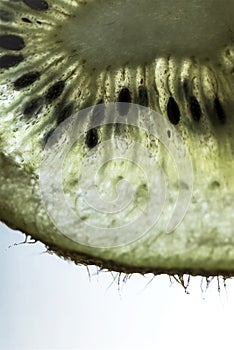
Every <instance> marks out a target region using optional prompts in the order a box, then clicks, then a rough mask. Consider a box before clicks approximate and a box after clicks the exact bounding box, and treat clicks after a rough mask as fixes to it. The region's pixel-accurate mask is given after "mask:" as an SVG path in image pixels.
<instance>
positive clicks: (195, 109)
mask: <svg viewBox="0 0 234 350" xmlns="http://www.w3.org/2000/svg"><path fill="white" fill-rule="evenodd" d="M189 108H190V112H191V115H192V118H193V120H195V121H196V122H198V121H199V120H200V118H201V107H200V105H199V102H198V100H197V99H196V97H195V96H191V97H190V98H189Z"/></svg>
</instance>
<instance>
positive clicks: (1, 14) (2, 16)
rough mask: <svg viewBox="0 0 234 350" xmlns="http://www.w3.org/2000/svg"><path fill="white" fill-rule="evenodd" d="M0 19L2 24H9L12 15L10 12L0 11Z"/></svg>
mask: <svg viewBox="0 0 234 350" xmlns="http://www.w3.org/2000/svg"><path fill="white" fill-rule="evenodd" d="M0 19H1V20H2V21H3V22H9V21H11V20H12V15H11V13H10V12H7V11H5V10H0Z"/></svg>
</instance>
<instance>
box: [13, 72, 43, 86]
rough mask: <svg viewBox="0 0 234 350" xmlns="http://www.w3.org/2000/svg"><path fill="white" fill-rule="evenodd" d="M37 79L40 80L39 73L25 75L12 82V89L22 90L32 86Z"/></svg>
mask: <svg viewBox="0 0 234 350" xmlns="http://www.w3.org/2000/svg"><path fill="white" fill-rule="evenodd" d="M39 78H40V73H39V72H29V73H26V74H24V75H22V76H21V77H20V78H18V79H17V80H16V81H15V82H14V88H15V89H17V90H18V89H24V88H26V87H28V86H30V85H32V84H33V83H34V82H35V81H36V80H37V79H39Z"/></svg>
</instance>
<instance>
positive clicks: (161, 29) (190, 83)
mask: <svg viewBox="0 0 234 350" xmlns="http://www.w3.org/2000/svg"><path fill="white" fill-rule="evenodd" d="M233 13H234V8H233V2H232V1H231V0H230V1H227V2H226V4H225V6H222V5H221V3H220V1H219V0H212V1H210V2H208V3H204V1H200V0H193V1H191V2H189V4H188V2H187V1H185V0H177V1H168V2H167V4H165V2H164V1H161V0H157V1H151V0H149V1H148V2H146V3H145V2H144V5H143V3H142V2H140V1H137V2H136V1H129V2H128V3H126V2H124V1H123V0H118V1H109V2H106V1H104V0H102V1H94V0H93V1H65V0H57V1H45V0H36V1H32V0H24V1H5V0H2V2H1V6H0V19H1V35H0V49H1V56H0V70H1V86H0V89H1V90H0V91H1V123H0V146H1V151H0V162H1V164H0V198H1V200H0V219H1V220H2V221H3V222H5V223H6V224H7V225H9V226H10V227H12V228H15V229H19V230H21V231H22V232H24V233H25V234H27V235H30V236H32V237H33V238H35V239H36V240H40V241H41V242H43V243H44V244H45V245H46V246H47V247H48V249H49V250H51V251H54V252H55V253H56V254H58V255H60V256H63V257H65V258H69V259H72V260H73V261H75V262H76V263H83V264H96V265H99V266H101V267H103V268H108V269H111V270H117V271H124V272H127V273H131V272H142V273H147V272H153V273H155V274H159V273H168V274H183V273H189V274H191V275H204V276H211V275H220V274H222V275H224V276H231V275H233V272H234V250H233V246H234V244H233V243H234V239H233V227H234V225H233V224H234V216H233V213H232V203H233V198H234V193H233V191H234V186H233V185H234V184H233V176H232V174H233V169H234V163H233V150H234V144H233V142H234V141H233V120H232V119H233V111H234V99H233V87H234V47H233V46H234V45H233V42H234V36H233V31H234V28H233V23H234V21H233ZM151 31H152V32H151ZM157 33H158V35H156V34H157ZM110 102H120V103H133V104H139V105H143V106H145V107H150V108H151V109H152V110H154V111H156V112H158V113H160V115H162V116H163V117H164V118H166V119H167V120H168V121H169V123H170V124H171V125H172V126H173V128H174V129H175V130H176V131H177V132H178V133H179V135H180V136H181V138H182V140H183V142H184V144H185V145H186V147H187V148H188V150H189V154H190V156H191V159H192V164H193V169H194V190H193V197H192V200H191V205H190V206H189V208H188V211H187V214H186V216H185V218H184V220H183V221H182V223H181V225H180V226H178V228H177V229H176V230H175V231H174V232H173V234H171V235H166V234H164V231H163V230H161V229H159V228H157V227H156V229H155V230H154V229H152V230H151V231H149V233H147V234H146V235H145V236H143V237H141V238H140V239H138V240H136V241H135V242H132V243H130V244H127V245H125V246H121V247H111V248H97V247H96V248H94V247H90V246H88V245H86V246H85V245H82V244H79V243H77V242H75V241H74V240H71V239H69V238H68V237H66V236H65V235H63V234H61V232H59V230H58V229H57V228H56V226H55V225H54V224H53V223H52V221H51V220H50V218H49V216H48V213H47V212H46V209H45V207H44V205H43V204H42V197H41V189H40V184H39V176H40V173H39V169H40V163H41V155H42V151H43V149H44V147H45V145H46V142H47V140H48V139H49V138H50V136H51V135H52V134H53V131H55V130H56V129H57V128H58V127H59V126H60V125H61V124H62V123H63V122H64V121H65V120H66V119H67V118H69V117H70V115H72V114H74V113H77V112H79V111H81V110H83V109H85V108H87V107H90V106H94V105H103V106H105V105H107V104H108V103H110ZM94 114H95V113H94ZM124 115H125V112H123V117H124ZM91 119H92V116H91ZM91 121H92V120H91ZM88 122H90V120H89V121H88ZM139 124H140V121H139ZM174 129H173V130H174ZM91 130H92V131H90V132H88V133H87V134H86V135H85V136H84V138H83V139H82V144H79V145H78V146H77V148H76V147H75V148H74V150H73V153H72V156H73V158H72V159H74V157H75V156H77V155H78V156H79V157H81V158H82V157H83V156H84V155H85V154H87V153H88V152H90V150H91V151H92V152H93V154H94V156H95V147H96V146H97V147H98V145H99V144H101V142H102V141H105V140H108V139H110V138H111V139H113V138H114V137H115V136H116V135H117V134H118V135H121V136H122V137H125V138H126V139H127V140H129V141H131V140H135V141H137V140H138V138H139V140H140V141H142V142H143V143H144V144H145V145H147V147H148V149H150V150H152V149H153V152H154V151H155V152H156V153H157V155H158V158H157V159H158V160H160V161H161V164H162V165H163V166H164V170H165V171H166V173H167V174H168V175H169V179H171V177H173V176H174V175H175V169H174V168H173V166H172V165H171V164H170V159H169V158H168V156H167V153H166V151H165V150H164V149H163V147H160V145H158V144H157V142H156V143H155V140H151V139H150V138H148V137H147V138H146V137H145V136H144V135H142V134H138V133H137V132H136V130H135V129H134V128H131V127H129V128H127V129H126V128H124V127H123V126H119V127H117V128H116V127H115V128H113V127H112V128H105V127H102V126H100V127H98V128H96V129H91ZM168 137H169V136H168ZM76 152H78V153H76ZM110 169H112V168H111V167H110V168H108V171H111V170H110ZM124 169H125V172H126V174H129V172H130V173H131V172H132V174H133V169H132V168H131V167H130V168H128V167H126V168H124ZM108 171H107V172H108ZM103 174H104V175H103V178H104V179H106V177H105V176H106V172H103ZM118 175H120V176H121V171H120V174H118ZM65 182H66V179H65ZM107 182H108V181H107ZM142 185H143V182H140V183H139V188H140V187H141V186H142ZM111 186H112V185H111ZM68 187H69V184H68ZM62 215H63V213H62V212H61V216H62ZM168 215H169V214H167V213H165V216H164V220H166V221H167V220H168ZM160 230H161V231H160Z"/></svg>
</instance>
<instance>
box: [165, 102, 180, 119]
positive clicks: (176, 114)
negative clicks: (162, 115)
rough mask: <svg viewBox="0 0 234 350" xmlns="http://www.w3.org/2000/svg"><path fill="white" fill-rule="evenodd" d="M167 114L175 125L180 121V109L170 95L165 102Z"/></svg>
mask: <svg viewBox="0 0 234 350" xmlns="http://www.w3.org/2000/svg"><path fill="white" fill-rule="evenodd" d="M167 116H168V119H169V120H170V122H171V123H172V124H174V125H177V124H178V123H179V121H180V110H179V107H178V105H177V103H176V101H175V100H174V98H173V97H172V96H170V97H169V100H168V103H167Z"/></svg>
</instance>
